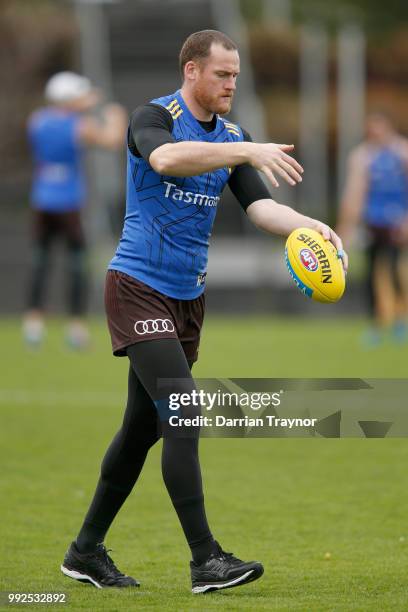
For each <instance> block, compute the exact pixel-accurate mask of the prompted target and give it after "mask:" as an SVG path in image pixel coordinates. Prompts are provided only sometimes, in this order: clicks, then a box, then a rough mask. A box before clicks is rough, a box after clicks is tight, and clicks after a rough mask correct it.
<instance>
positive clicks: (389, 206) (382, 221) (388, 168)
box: [364, 148, 408, 228]
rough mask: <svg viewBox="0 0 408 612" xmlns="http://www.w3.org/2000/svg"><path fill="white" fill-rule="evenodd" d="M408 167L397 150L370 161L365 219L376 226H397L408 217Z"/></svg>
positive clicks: (384, 151)
mask: <svg viewBox="0 0 408 612" xmlns="http://www.w3.org/2000/svg"><path fill="white" fill-rule="evenodd" d="M407 173H408V168H407V167H406V162H405V160H404V159H403V158H402V156H401V155H400V154H399V153H398V151H396V150H395V149H391V148H382V149H380V150H378V151H377V152H375V153H374V154H373V155H372V157H371V158H370V161H369V165H368V192H367V198H366V208H365V214H364V219H365V221H366V223H368V224H369V225H372V226H375V227H386V228H391V227H397V226H398V225H399V224H400V223H401V221H402V219H403V218H404V217H405V216H406V215H407V214H408V176H407Z"/></svg>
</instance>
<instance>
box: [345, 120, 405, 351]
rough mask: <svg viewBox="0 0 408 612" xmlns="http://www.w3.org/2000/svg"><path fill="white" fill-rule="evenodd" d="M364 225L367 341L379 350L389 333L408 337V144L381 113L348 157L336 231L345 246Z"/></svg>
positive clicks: (397, 336)
mask: <svg viewBox="0 0 408 612" xmlns="http://www.w3.org/2000/svg"><path fill="white" fill-rule="evenodd" d="M360 223H363V224H364V226H365V228H366V231H367V234H368V246H367V256H368V275H367V276H368V279H367V280H368V295H369V299H370V312H371V316H372V319H373V327H372V329H370V330H369V331H368V333H366V334H365V335H364V343H365V344H367V345H368V346H375V345H377V344H379V343H380V342H381V341H382V340H383V336H384V333H385V332H387V331H388V330H391V332H392V336H393V337H394V339H395V340H396V341H400V342H401V341H404V340H406V339H407V338H408V333H407V331H408V330H407V316H408V286H407V283H408V279H407V276H408V271H407V263H406V261H404V251H406V248H407V246H408V140H407V139H406V138H403V137H402V136H400V135H399V134H398V133H397V131H396V129H395V126H394V124H393V121H392V120H391V118H390V117H389V116H388V115H387V114H386V113H384V112H382V111H376V112H372V113H370V114H369V115H368V116H367V120H366V139H365V140H364V142H362V143H361V144H360V145H359V146H358V147H356V148H355V149H354V150H353V151H352V152H351V153H350V156H349V162H348V175H347V181H346V186H345V190H344V195H343V198H342V202H341V207H340V215H339V224H338V233H339V234H340V235H341V236H342V238H343V240H344V241H345V242H346V243H349V242H350V240H351V239H352V236H353V233H354V230H355V228H356V227H357V226H358V225H359V224H360Z"/></svg>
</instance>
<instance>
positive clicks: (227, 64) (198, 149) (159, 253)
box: [61, 30, 342, 593]
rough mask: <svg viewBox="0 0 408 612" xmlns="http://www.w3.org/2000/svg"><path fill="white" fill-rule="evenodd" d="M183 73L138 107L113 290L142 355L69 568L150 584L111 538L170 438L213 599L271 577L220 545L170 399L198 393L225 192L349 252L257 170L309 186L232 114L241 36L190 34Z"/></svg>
mask: <svg viewBox="0 0 408 612" xmlns="http://www.w3.org/2000/svg"><path fill="white" fill-rule="evenodd" d="M180 69H181V74H182V79H183V83H182V87H181V89H180V90H178V91H176V92H175V93H172V94H170V95H167V96H164V97H162V98H157V99H155V100H152V101H151V102H150V103H149V104H147V105H145V106H142V107H141V108H138V109H137V110H136V111H135V112H134V113H133V114H132V117H131V121H130V126H129V131H128V172H127V208H126V217H125V224H124V229H123V233H122V238H121V240H120V243H119V246H118V248H117V251H116V255H115V256H114V258H113V259H112V261H111V263H110V265H109V270H108V274H107V281H106V289H105V303H106V311H107V317H108V325H109V330H110V334H111V339H112V348H113V353H114V355H117V356H127V357H128V359H129V361H130V367H129V379H128V402H127V408H126V412H125V417H124V420H123V425H122V427H121V429H120V430H119V432H118V433H117V434H116V437H115V438H114V440H113V442H112V444H111V446H110V447H109V449H108V451H107V453H106V455H105V458H104V460H103V462H102V469H101V476H100V480H99V483H98V486H97V490H96V493H95V496H94V499H93V501H92V504H91V506H90V508H89V510H88V514H87V516H86V517H85V521H84V523H83V525H82V528H81V530H80V532H79V534H78V537H77V539H76V541H75V542H73V543H72V544H71V546H70V548H69V550H68V552H67V554H66V556H65V559H64V562H63V565H62V567H61V569H62V571H63V573H64V574H66V575H67V576H70V577H71V578H76V579H77V580H81V581H88V582H91V583H93V584H95V585H96V586H99V587H104V586H118V587H127V586H138V582H137V581H136V580H134V579H133V578H130V577H129V576H124V575H123V574H122V573H121V572H119V570H118V569H117V568H116V567H115V565H114V564H113V561H112V560H111V558H110V557H109V555H108V554H107V551H106V549H105V547H104V545H103V540H104V537H105V535H106V532H107V531H108V529H109V527H110V525H111V523H112V521H113V519H114V518H115V516H116V514H117V512H118V511H119V509H120V508H121V506H122V504H123V503H124V501H125V499H126V498H127V496H128V495H129V493H130V492H131V490H132V488H133V486H134V484H135V483H136V481H137V479H138V476H139V474H140V472H141V470H142V467H143V463H144V461H145V458H146V455H147V453H148V451H149V449H150V448H151V447H152V446H153V444H155V443H156V442H157V440H158V439H159V438H160V437H163V452H162V471H163V478H164V482H165V484H166V487H167V490H168V492H169V495H170V497H171V500H172V502H173V505H174V508H175V510H176V512H177V514H178V517H179V520H180V523H181V526H182V528H183V531H184V534H185V536H186V540H187V542H188V544H189V547H190V550H191V555H192V561H191V563H190V568H191V578H192V591H193V593H207V592H209V591H214V590H218V589H224V588H229V587H234V586H238V585H241V584H245V583H247V582H251V581H253V580H256V579H257V578H259V577H260V576H261V575H262V574H263V566H262V565H261V563H259V562H257V561H250V562H245V561H241V560H240V559H238V558H236V557H235V556H233V555H232V553H226V552H224V551H223V549H222V548H221V546H220V545H219V544H218V542H217V541H216V540H215V539H214V537H213V535H212V533H211V531H210V528H209V525H208V522H207V518H206V514H205V509H204V497H203V488H202V481H201V471H200V464H199V460H198V439H199V428H198V427H187V426H181V427H173V425H172V423H173V422H174V415H175V414H176V413H175V412H173V411H172V408H173V407H172V406H171V404H170V402H171V398H172V397H174V396H177V397H180V395H181V394H183V397H184V398H186V396H187V397H188V396H190V397H192V395H193V391H194V389H195V387H194V381H193V379H192V376H191V368H192V365H193V363H194V362H195V361H196V360H197V353H198V345H199V340H200V331H201V326H202V322H203V317H204V287H205V277H206V267H207V251H208V239H209V236H210V233H211V229H212V225H213V222H214V218H215V214H216V210H217V205H218V202H219V200H220V196H221V193H222V190H223V188H224V187H225V185H226V184H227V183H228V184H229V186H230V187H231V189H232V191H233V193H234V194H235V196H236V197H237V199H238V201H239V203H240V204H241V206H242V207H243V208H244V209H245V210H246V212H247V214H248V217H249V218H250V219H251V221H252V222H253V223H254V224H255V225H257V226H258V227H260V228H262V229H264V230H266V231H267V232H270V233H276V234H280V235H283V236H287V235H288V234H289V233H290V232H291V231H292V230H294V229H295V228H297V227H300V226H303V227H310V228H313V229H316V230H317V231H319V232H321V233H322V235H323V236H324V238H326V239H329V240H332V242H333V243H334V244H335V246H336V247H337V248H338V249H341V248H342V244H341V241H340V239H339V238H338V237H337V236H336V234H335V233H334V232H333V231H332V230H331V229H330V228H329V227H328V226H327V225H324V224H322V223H320V222H319V221H316V220H314V219H311V218H309V217H305V216H304V215H300V214H298V213H297V212H295V211H294V210H293V209H291V208H289V207H288V206H284V205H281V204H277V203H276V202H274V201H273V200H272V199H271V197H270V195H269V192H268V190H267V189H266V187H265V185H264V184H263V182H262V180H261V179H260V177H259V176H258V174H257V172H256V170H261V171H262V172H263V173H264V174H265V175H266V177H267V178H268V179H269V180H270V182H271V183H272V185H273V186H277V184H278V183H277V180H276V176H275V175H280V176H281V177H282V178H284V179H285V180H286V181H287V182H288V183H289V184H291V185H295V184H296V183H297V182H299V181H301V180H302V179H301V174H302V172H303V170H302V168H301V166H300V165H299V164H298V163H297V162H296V161H295V160H294V159H293V158H292V157H290V156H289V155H288V154H287V151H290V150H291V149H292V148H293V146H292V145H276V144H258V143H254V142H251V140H250V136H249V135H248V134H247V133H246V132H245V131H243V130H242V128H241V127H240V126H238V125H236V124H234V123H231V122H230V121H228V120H226V119H224V118H222V117H221V116H220V115H225V114H226V113H228V112H229V111H230V109H231V104H232V99H233V95H234V92H235V88H236V80H237V77H238V74H239V55H238V51H237V48H236V45H235V44H234V43H233V41H232V40H230V39H229V38H228V37H227V36H225V34H222V33H221V32H217V31H214V30H204V31H202V32H196V33H195V34H192V35H191V36H189V37H188V39H187V40H186V41H185V43H184V45H183V47H182V50H181V53H180ZM186 403H187V404H188V405H186ZM183 404H184V405H182V406H181V407H179V409H178V410H177V416H179V417H180V418H179V421H180V423H184V422H185V418H187V419H193V418H194V417H195V416H198V415H199V414H200V409H199V407H197V405H196V404H195V402H193V401H191V402H183ZM170 417H172V418H171V419H170ZM183 419H184V420H183Z"/></svg>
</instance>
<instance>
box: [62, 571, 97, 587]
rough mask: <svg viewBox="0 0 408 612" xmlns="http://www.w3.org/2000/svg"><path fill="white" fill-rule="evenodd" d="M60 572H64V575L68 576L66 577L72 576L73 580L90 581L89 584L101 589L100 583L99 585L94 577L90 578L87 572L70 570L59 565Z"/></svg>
mask: <svg viewBox="0 0 408 612" xmlns="http://www.w3.org/2000/svg"><path fill="white" fill-rule="evenodd" d="M61 572H62V573H63V574H65V576H68V578H73V579H74V580H79V581H81V582H90V583H91V584H93V585H94V586H96V588H97V589H103V586H102V585H100V584H99V583H98V582H96V580H95V579H94V578H91V577H90V576H88V575H87V574H81V572H76V571H75V570H70V569H68V568H66V567H64V566H63V565H61Z"/></svg>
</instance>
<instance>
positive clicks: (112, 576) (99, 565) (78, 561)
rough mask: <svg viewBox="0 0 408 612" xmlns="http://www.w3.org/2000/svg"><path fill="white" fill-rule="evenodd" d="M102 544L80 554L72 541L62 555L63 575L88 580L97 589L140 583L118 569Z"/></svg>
mask: <svg viewBox="0 0 408 612" xmlns="http://www.w3.org/2000/svg"><path fill="white" fill-rule="evenodd" d="M108 552H109V551H108V550H107V549H106V548H105V546H104V545H103V544H98V547H97V549H96V551H95V552H94V553H88V554H81V553H80V552H79V550H78V549H77V547H76V544H75V542H72V544H71V546H70V547H69V548H68V550H67V552H66V555H65V557H64V562H63V564H62V565H61V571H62V573H63V574H65V576H69V577H70V578H74V579H75V580H79V582H90V583H91V584H93V585H94V586H96V587H97V588H98V589H103V588H105V587H138V586H140V583H139V582H138V581H137V580H135V579H134V578H131V577H130V576H125V575H124V574H122V572H120V571H119V570H118V568H117V567H116V566H115V564H114V562H113V561H112V559H111V558H110V556H109V555H108Z"/></svg>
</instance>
